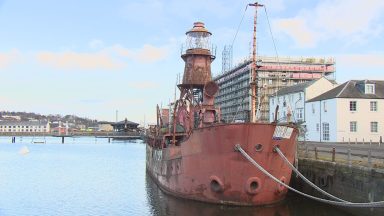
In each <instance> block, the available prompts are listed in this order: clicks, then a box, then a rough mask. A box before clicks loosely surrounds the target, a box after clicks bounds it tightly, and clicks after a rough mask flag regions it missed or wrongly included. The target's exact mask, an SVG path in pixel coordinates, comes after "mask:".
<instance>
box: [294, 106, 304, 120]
mask: <svg viewBox="0 0 384 216" xmlns="http://www.w3.org/2000/svg"><path fill="white" fill-rule="evenodd" d="M296 111H297V112H296V118H297V120H302V119H303V108H299V109H296Z"/></svg>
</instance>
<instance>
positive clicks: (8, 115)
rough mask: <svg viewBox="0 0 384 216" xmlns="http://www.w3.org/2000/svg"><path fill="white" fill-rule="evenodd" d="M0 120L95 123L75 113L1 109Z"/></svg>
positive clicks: (87, 125) (89, 125)
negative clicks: (62, 113)
mask: <svg viewBox="0 0 384 216" xmlns="http://www.w3.org/2000/svg"><path fill="white" fill-rule="evenodd" d="M0 120H1V121H5V120H7V121H30V120H38V121H50V122H58V121H61V122H63V123H64V122H67V121H68V123H73V124H76V125H79V124H82V125H85V126H86V127H92V126H96V125H97V122H98V121H97V120H93V119H88V118H84V117H78V116H76V115H65V116H62V115H59V114H56V115H52V114H49V115H41V114H38V113H33V112H10V111H1V112H0Z"/></svg>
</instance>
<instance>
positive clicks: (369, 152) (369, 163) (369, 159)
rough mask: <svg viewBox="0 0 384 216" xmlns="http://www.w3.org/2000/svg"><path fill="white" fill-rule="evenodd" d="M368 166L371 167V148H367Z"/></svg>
mask: <svg viewBox="0 0 384 216" xmlns="http://www.w3.org/2000/svg"><path fill="white" fill-rule="evenodd" d="M368 167H369V168H371V167H372V150H371V149H369V150H368Z"/></svg>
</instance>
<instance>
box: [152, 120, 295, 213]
mask: <svg viewBox="0 0 384 216" xmlns="http://www.w3.org/2000/svg"><path fill="white" fill-rule="evenodd" d="M281 129H283V131H284V130H285V131H287V130H286V129H288V136H287V133H286V134H285V135H284V136H283V137H281V136H280V137H279V136H276V135H279V131H280V132H281V131H282V130H281ZM276 130H278V131H277V132H276ZM280 134H281V133H280ZM297 134H298V130H297V129H296V128H295V127H293V126H277V125H276V124H272V123H271V124H267V123H236V124H218V125H213V126H207V127H202V128H197V129H194V130H193V132H192V133H191V135H190V136H189V137H188V139H186V140H185V141H183V142H181V143H180V145H178V146H176V145H169V146H168V147H163V148H157V147H154V146H156V137H150V136H149V137H148V140H147V152H146V154H147V155H146V159H147V160H146V167H147V172H148V173H149V174H150V176H151V177H152V178H153V179H154V180H155V181H156V182H157V184H158V185H159V186H160V188H161V189H162V190H164V191H165V192H166V193H169V194H172V195H175V196H178V197H182V198H186V199H192V200H199V201H204V202H210V203H220V204H229V205H249V206H257V205H268V204H273V203H276V202H279V201H281V200H283V199H284V197H285V195H286V193H287V189H286V188H285V187H284V186H282V185H279V184H277V183H276V182H275V181H273V180H272V179H270V178H269V177H267V176H266V175H264V174H263V173H262V172H261V171H260V170H258V169H257V168H256V167H254V166H253V165H252V164H251V163H250V162H249V161H247V160H246V159H245V158H244V157H243V156H242V155H241V154H240V153H239V152H237V151H235V149H234V147H235V145H236V144H240V145H241V147H242V148H243V149H244V150H245V151H246V152H247V153H248V154H249V155H250V156H251V157H252V158H253V159H254V160H255V161H256V162H257V163H259V164H260V165H261V166H262V167H264V168H265V169H266V170H267V171H268V172H269V173H271V174H272V175H273V176H275V177H277V178H278V179H280V180H282V181H284V182H285V183H287V184H289V181H290V178H291V169H289V167H288V166H287V165H286V164H285V163H284V161H283V160H282V159H281V158H280V157H279V155H278V154H277V153H275V152H274V151H273V149H274V147H275V146H279V148H280V150H281V151H282V152H283V153H284V154H285V156H286V157H287V158H288V160H289V161H290V162H293V160H294V155H295V150H296V138H297ZM159 139H161V138H160V137H158V139H157V140H159Z"/></svg>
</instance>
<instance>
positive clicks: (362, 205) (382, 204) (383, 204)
mask: <svg viewBox="0 0 384 216" xmlns="http://www.w3.org/2000/svg"><path fill="white" fill-rule="evenodd" d="M235 149H236V150H237V151H239V152H240V153H241V154H242V155H243V156H244V157H245V158H246V159H247V160H248V161H249V162H251V163H252V164H253V165H254V166H255V167H257V168H258V169H259V170H260V171H261V172H263V173H264V174H265V175H266V176H268V177H270V178H271V179H272V180H274V181H275V182H277V183H279V184H281V185H283V186H284V187H286V188H288V189H289V190H291V191H293V192H295V193H297V194H300V195H302V196H305V197H307V198H309V199H313V200H316V201H319V202H323V203H327V204H330V205H336V206H343V207H360V208H383V207H384V201H379V202H370V203H351V202H340V201H333V200H327V199H322V198H319V197H314V196H311V195H309V194H306V193H303V192H301V191H298V190H296V189H294V188H292V187H290V186H289V185H287V184H285V183H284V182H282V181H280V180H279V179H277V178H276V177H275V176H273V175H272V174H270V173H269V172H268V171H267V170H265V169H264V168H263V167H262V166H260V165H259V164H258V163H257V162H256V161H255V160H253V159H252V158H251V156H249V155H248V154H247V153H246V152H245V151H244V150H243V149H242V148H241V146H240V145H239V144H236V145H235Z"/></svg>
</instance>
